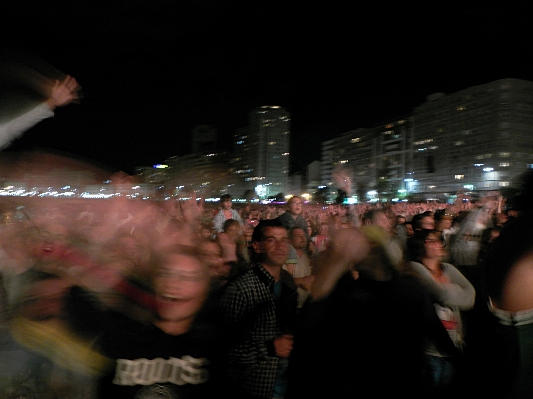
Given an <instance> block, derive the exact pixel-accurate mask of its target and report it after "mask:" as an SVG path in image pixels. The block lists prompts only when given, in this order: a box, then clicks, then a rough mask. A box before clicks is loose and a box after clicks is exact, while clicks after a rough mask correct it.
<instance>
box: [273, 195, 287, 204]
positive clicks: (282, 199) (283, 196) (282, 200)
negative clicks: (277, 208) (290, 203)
mask: <svg viewBox="0 0 533 399" xmlns="http://www.w3.org/2000/svg"><path fill="white" fill-rule="evenodd" d="M274 198H275V200H276V201H277V202H284V201H285V194H283V193H277V194H276V196H275V197H274Z"/></svg>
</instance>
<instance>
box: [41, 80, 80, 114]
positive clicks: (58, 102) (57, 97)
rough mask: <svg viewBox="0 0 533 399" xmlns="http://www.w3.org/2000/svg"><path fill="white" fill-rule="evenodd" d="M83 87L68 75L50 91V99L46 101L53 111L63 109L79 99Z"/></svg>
mask: <svg viewBox="0 0 533 399" xmlns="http://www.w3.org/2000/svg"><path fill="white" fill-rule="evenodd" d="M80 90H81V86H80V85H79V84H78V82H77V81H76V79H74V78H73V77H72V76H70V75H67V77H66V78H65V79H63V80H62V81H59V80H56V81H55V83H54V85H53V86H52V88H51V91H50V97H49V98H48V100H47V101H46V103H47V104H48V106H49V107H50V108H51V109H54V108H56V107H63V106H65V105H67V104H70V103H71V102H73V101H77V100H78V99H79V91H80Z"/></svg>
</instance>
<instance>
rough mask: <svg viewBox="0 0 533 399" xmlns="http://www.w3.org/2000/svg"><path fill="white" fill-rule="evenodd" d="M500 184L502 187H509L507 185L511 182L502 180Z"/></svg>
mask: <svg viewBox="0 0 533 399" xmlns="http://www.w3.org/2000/svg"><path fill="white" fill-rule="evenodd" d="M499 185H500V187H507V186H509V182H508V181H501V182H500V183H499Z"/></svg>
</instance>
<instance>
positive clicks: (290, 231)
mask: <svg viewBox="0 0 533 399" xmlns="http://www.w3.org/2000/svg"><path fill="white" fill-rule="evenodd" d="M294 230H302V231H303V232H304V233H305V235H306V237H307V231H305V230H304V228H303V227H301V226H292V227H291V228H290V229H289V237H292V232H293V231H294Z"/></svg>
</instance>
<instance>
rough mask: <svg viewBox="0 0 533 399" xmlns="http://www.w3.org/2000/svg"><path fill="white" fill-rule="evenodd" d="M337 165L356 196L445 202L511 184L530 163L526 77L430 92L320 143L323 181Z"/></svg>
mask: <svg viewBox="0 0 533 399" xmlns="http://www.w3.org/2000/svg"><path fill="white" fill-rule="evenodd" d="M339 167H343V168H345V169H348V170H349V171H350V172H351V173H352V176H353V181H354V185H355V187H354V191H355V192H356V194H357V197H358V200H359V201H364V200H368V199H372V198H373V197H374V196H377V197H378V198H380V199H382V200H392V199H402V198H413V199H416V200H422V201H423V200H439V201H443V202H451V201H453V200H454V199H455V198H456V196H457V193H459V192H466V193H468V192H475V193H478V194H480V195H483V194H484V193H487V192H491V191H499V190H501V189H503V188H506V187H513V186H515V185H516V184H517V182H518V178H519V177H520V175H521V174H522V173H523V172H525V171H526V170H527V169H530V168H532V167H533V82H529V81H523V80H518V79H502V80H498V81H494V82H490V83H487V84H484V85H479V86H473V87H470V88H467V89H464V90H461V91H458V92H456V93H452V94H442V93H436V94H433V95H431V96H428V97H427V100H426V102H425V103H423V104H422V105H420V106H418V107H416V108H415V109H414V110H413V112H412V113H411V114H410V115H406V116H404V117H401V118H395V119H392V120H390V121H387V122H385V123H381V124H379V125H378V126H375V127H372V128H367V129H356V130H353V131H349V132H347V133H344V134H342V135H340V136H339V137H337V138H335V139H332V140H328V141H326V142H323V143H322V184H324V185H329V186H330V187H334V183H333V178H332V173H333V172H334V170H335V169H336V168H339ZM365 192H366V195H365Z"/></svg>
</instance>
